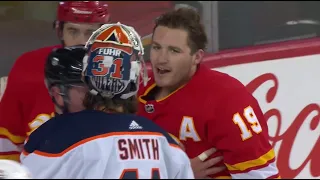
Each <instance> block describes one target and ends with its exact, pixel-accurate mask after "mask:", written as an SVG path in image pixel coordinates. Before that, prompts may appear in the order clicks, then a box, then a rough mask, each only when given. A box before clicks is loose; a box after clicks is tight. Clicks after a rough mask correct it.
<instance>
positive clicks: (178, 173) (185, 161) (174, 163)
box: [166, 144, 194, 179]
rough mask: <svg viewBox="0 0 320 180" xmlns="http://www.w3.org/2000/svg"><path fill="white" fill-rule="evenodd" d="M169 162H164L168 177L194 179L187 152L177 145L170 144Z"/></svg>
mask: <svg viewBox="0 0 320 180" xmlns="http://www.w3.org/2000/svg"><path fill="white" fill-rule="evenodd" d="M170 149H171V153H170V162H171V163H170V164H166V165H167V166H168V167H167V168H168V169H170V170H171V171H170V172H169V178H173V179H194V174H193V170H192V167H191V162H190V159H189V157H188V156H187V154H186V153H185V152H184V151H183V150H182V149H181V147H180V146H179V145H176V144H170Z"/></svg>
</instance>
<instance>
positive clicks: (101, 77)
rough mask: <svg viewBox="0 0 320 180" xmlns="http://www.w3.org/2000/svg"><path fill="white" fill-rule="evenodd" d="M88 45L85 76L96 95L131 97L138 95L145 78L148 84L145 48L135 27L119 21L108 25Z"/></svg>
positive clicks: (102, 27) (92, 37)
mask: <svg viewBox="0 0 320 180" xmlns="http://www.w3.org/2000/svg"><path fill="white" fill-rule="evenodd" d="M85 47H86V48H87V55H86V56H85V57H84V60H83V63H84V79H85V81H86V83H87V84H88V86H89V88H90V92H91V93H92V94H93V95H97V94H100V95H101V96H102V97H107V98H113V97H114V96H117V97H119V98H121V99H127V98H130V97H132V96H134V95H136V94H137V91H138V89H139V84H140V81H141V80H142V81H143V83H144V85H146V84H147V81H148V75H147V69H146V67H145V63H144V60H143V54H144V49H143V45H142V42H141V38H140V36H139V34H138V33H137V32H136V31H135V30H134V28H133V27H130V26H127V25H124V24H121V23H119V22H118V23H114V24H104V25H102V26H101V27H100V28H99V29H97V30H96V31H94V32H93V33H92V35H91V37H90V38H89V40H88V41H87V43H86V46H85ZM140 75H141V76H140Z"/></svg>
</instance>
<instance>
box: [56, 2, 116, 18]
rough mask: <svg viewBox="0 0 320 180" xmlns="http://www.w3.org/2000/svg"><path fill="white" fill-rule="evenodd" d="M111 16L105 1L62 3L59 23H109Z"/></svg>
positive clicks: (58, 15)
mask: <svg viewBox="0 0 320 180" xmlns="http://www.w3.org/2000/svg"><path fill="white" fill-rule="evenodd" d="M109 20H110V14H109V12H108V4H107V3H106V2H105V1H62V2H60V3H59V6H58V12H57V21H59V22H61V21H62V22H66V21H68V22H74V23H101V24H105V23H108V22H109Z"/></svg>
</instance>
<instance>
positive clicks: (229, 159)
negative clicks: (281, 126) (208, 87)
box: [209, 87, 280, 179]
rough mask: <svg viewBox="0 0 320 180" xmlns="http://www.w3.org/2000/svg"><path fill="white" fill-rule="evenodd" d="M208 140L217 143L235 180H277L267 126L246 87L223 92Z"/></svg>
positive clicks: (277, 173)
mask: <svg viewBox="0 0 320 180" xmlns="http://www.w3.org/2000/svg"><path fill="white" fill-rule="evenodd" d="M225 95H226V96H225V97H224V99H223V101H221V102H223V103H225V104H221V105H220V107H219V108H218V109H219V111H218V112H217V114H219V115H218V116H217V117H216V118H217V120H216V121H212V122H210V123H209V127H211V128H212V130H211V131H210V132H209V138H210V137H211V140H213V142H216V144H215V145H216V148H217V149H218V150H220V151H221V153H222V155H223V157H224V163H225V165H226V166H227V169H228V171H229V173H230V175H231V176H232V178H234V179H266V178H269V179H273V178H280V176H279V172H278V168H277V166H276V163H275V160H276V157H275V152H274V150H273V148H272V147H271V145H270V143H269V141H268V138H269V135H268V126H267V123H266V120H265V118H264V116H263V113H262V111H261V109H260V107H259V104H258V102H257V100H256V99H255V98H254V97H253V96H252V94H251V93H249V92H248V91H247V90H246V89H245V87H241V88H237V89H236V91H234V92H229V93H228V92H226V93H225Z"/></svg>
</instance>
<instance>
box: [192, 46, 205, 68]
mask: <svg viewBox="0 0 320 180" xmlns="http://www.w3.org/2000/svg"><path fill="white" fill-rule="evenodd" d="M194 57H195V59H194V63H195V65H198V64H200V63H201V61H202V59H203V57H204V51H203V50H202V49H199V50H198V51H197V52H195V53H194Z"/></svg>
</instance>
